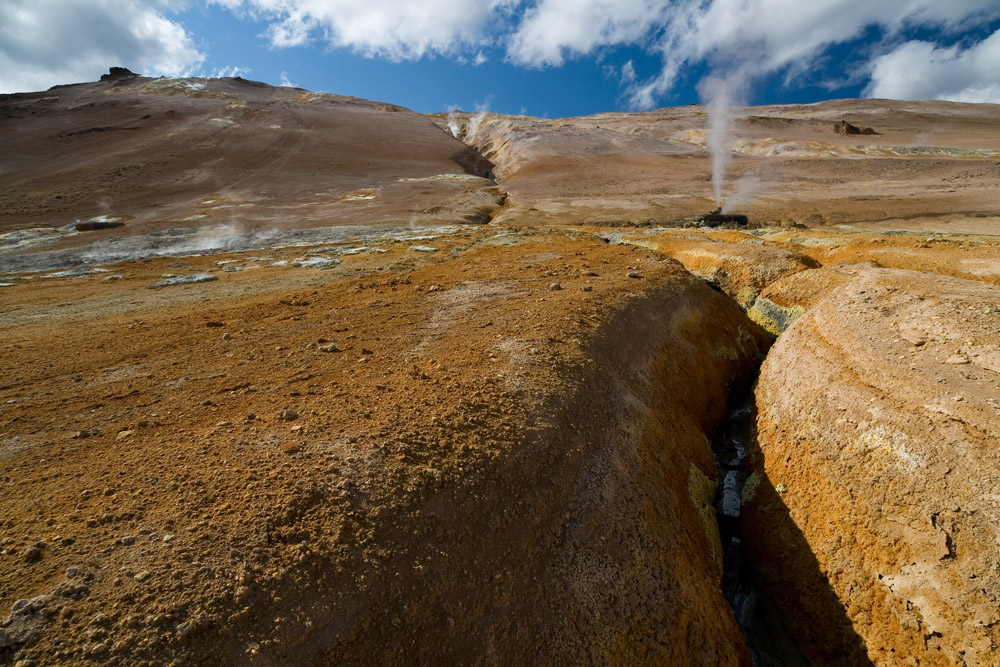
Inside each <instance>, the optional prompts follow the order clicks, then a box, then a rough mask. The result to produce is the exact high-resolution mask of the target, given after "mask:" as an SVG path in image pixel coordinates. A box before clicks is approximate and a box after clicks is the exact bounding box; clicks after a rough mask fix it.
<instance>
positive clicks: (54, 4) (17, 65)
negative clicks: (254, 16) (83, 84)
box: [0, 0, 204, 92]
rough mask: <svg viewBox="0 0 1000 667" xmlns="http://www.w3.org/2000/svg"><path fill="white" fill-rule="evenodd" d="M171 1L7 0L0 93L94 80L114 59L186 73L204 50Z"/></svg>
mask: <svg viewBox="0 0 1000 667" xmlns="http://www.w3.org/2000/svg"><path fill="white" fill-rule="evenodd" d="M172 4H173V3H171V2H169V0H124V1H123V0H3V1H2V2H0V92H24V91H32V90H40V89H44V88H48V87H49V86H53V85H56V84H61V83H72V82H78V81H95V80H97V79H98V78H99V77H100V75H101V74H104V73H106V72H107V71H108V68H109V67H110V66H112V65H120V66H123V67H128V68H129V69H131V70H132V71H134V72H136V73H142V74H149V75H156V76H158V75H161V74H162V75H168V76H181V75H184V74H187V73H190V72H191V71H193V70H194V69H195V68H197V67H199V66H200V65H201V63H202V62H203V60H204V56H203V55H202V54H201V53H200V52H199V51H198V49H197V48H196V47H195V45H194V43H193V42H192V39H191V36H190V35H189V34H188V33H187V32H186V31H185V30H184V28H183V27H181V26H180V25H178V24H177V23H176V22H174V21H171V20H170V19H169V18H167V17H166V16H165V15H164V12H165V11H167V10H168V9H170V8H171V6H172Z"/></svg>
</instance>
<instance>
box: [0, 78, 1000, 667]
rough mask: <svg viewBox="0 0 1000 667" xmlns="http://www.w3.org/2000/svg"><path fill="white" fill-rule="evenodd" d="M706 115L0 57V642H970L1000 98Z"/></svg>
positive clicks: (973, 655) (351, 654) (455, 657)
mask: <svg viewBox="0 0 1000 667" xmlns="http://www.w3.org/2000/svg"><path fill="white" fill-rule="evenodd" d="M852 127H853V128H855V129H857V130H858V132H854V131H853V130H851V129H850V128H852ZM708 128H709V118H708V111H707V110H706V109H705V108H703V107H699V106H686V107H681V108H664V109H658V110H655V111H649V112H643V113H622V114H616V113H607V114H600V115H599V116H589V117H579V118H566V119H559V120H550V119H540V118H532V117H529V116H504V115H497V114H489V113H480V114H467V113H462V112H452V113H450V114H438V115H430V116H428V115H421V114H418V113H415V112H413V111H410V110H408V109H405V108H403V107H400V106H397V105H393V104H387V103H383V102H375V101H368V100H364V99H357V98H351V97H342V96H339V95H332V94H326V93H314V92H310V91H307V90H303V89H300V88H291V87H271V86H269V85H266V84H263V83H258V82H254V81H249V80H245V79H242V78H220V79H197V78H151V77H146V76H142V75H138V74H134V73H132V72H130V71H129V70H127V69H125V68H113V69H112V70H111V72H110V73H109V74H108V75H107V76H106V77H103V78H102V81H99V82H91V83H80V84H73V85H64V86H56V87H54V88H52V89H50V90H47V91H44V92H37V93H19V94H8V95H0V136H2V137H3V138H4V150H3V151H2V152H0V172H2V173H3V179H2V181H0V312H2V317H0V480H2V483H3V493H2V494H0V563H2V567H0V619H2V620H0V663H2V664H5V665H21V666H22V667H23V666H27V665H92V664H93V665H98V664H99V665H115V666H117V665H121V666H126V665H128V666H132V665H170V664H176V665H187V664H195V663H198V664H211V665H241V666H242V665H388V666H403V665H460V664H461V665H464V664H475V665H604V664H608V665H682V666H687V665H703V666H706V667H707V666H712V667H714V666H718V665H735V666H745V667H749V666H751V665H761V666H772V665H791V666H801V665H813V666H827V665H829V666H838V667H839V666H852V667H853V666H856V665H880V666H881V665H887V666H894V665H935V666H943V665H949V666H950V665H966V666H968V667H972V666H974V665H975V666H980V667H984V666H987V665H998V664H1000V649H998V648H997V646H998V645H1000V555H998V551H997V546H996V545H997V540H998V537H1000V536H998V528H997V526H1000V503H998V501H997V500H996V497H995V494H994V493H993V489H996V488H998V487H1000V463H998V459H997V456H996V448H997V434H998V433H1000V411H998V407H997V406H998V405H1000V236H997V234H998V232H1000V188H997V187H996V184H997V179H998V178H1000V107H998V106H995V105H989V104H958V103H949V102H938V101H924V102H901V101H892V100H874V99H865V100H839V101H831V102H823V103H819V104H811V105H804V106H760V107H748V108H741V109H739V110H736V109H734V110H733V116H732V119H731V127H730V128H729V135H731V137H732V141H731V142H730V144H727V145H725V146H724V147H723V148H724V152H725V155H723V156H722V157H724V158H726V160H725V163H726V165H727V168H726V169H725V170H720V169H717V168H714V167H713V164H715V165H716V167H717V166H718V165H719V164H721V162H720V161H719V160H718V159H716V160H715V161H714V162H713V152H712V151H711V150H709V148H708V146H709V144H710V142H709V141H708V139H707V136H708ZM859 128H860V129H859ZM868 129H870V130H871V131H870V132H868V131H867V130H868ZM859 137H860V138H863V142H862V141H861V140H860V139H859ZM714 157H715V158H718V157H719V155H718V151H717V150H716V155H715V156H714ZM713 173H715V174H716V178H715V180H714V181H713V179H712V176H711V175H712V174H713ZM721 201H726V202H728V205H729V208H731V209H732V210H733V211H734V212H733V213H731V214H730V213H727V214H723V213H722V212H721V211H720V210H716V211H714V212H712V213H710V214H707V215H706V214H705V211H708V210H711V209H712V208H713V207H715V206H716V202H721ZM729 208H727V211H728V210H729Z"/></svg>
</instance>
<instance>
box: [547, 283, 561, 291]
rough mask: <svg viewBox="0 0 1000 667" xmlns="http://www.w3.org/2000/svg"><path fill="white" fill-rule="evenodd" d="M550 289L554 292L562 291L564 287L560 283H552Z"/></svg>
mask: <svg viewBox="0 0 1000 667" xmlns="http://www.w3.org/2000/svg"><path fill="white" fill-rule="evenodd" d="M549 289H550V290H552V291H556V290H561V289H562V285H560V284H559V283H551V284H550V285H549Z"/></svg>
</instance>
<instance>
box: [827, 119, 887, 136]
mask: <svg viewBox="0 0 1000 667" xmlns="http://www.w3.org/2000/svg"><path fill="white" fill-rule="evenodd" d="M833 131H834V132H836V133H837V134H878V132H876V131H875V130H873V129H872V128H870V127H858V126H857V125H851V124H850V123H848V122H847V121H846V120H842V121H840V122H837V123H834V124H833Z"/></svg>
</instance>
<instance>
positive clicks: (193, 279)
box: [146, 273, 219, 289]
mask: <svg viewBox="0 0 1000 667" xmlns="http://www.w3.org/2000/svg"><path fill="white" fill-rule="evenodd" d="M218 279H219V277H218V276H213V275H212V274H210V273H194V274H191V275H189V276H173V277H172V278H164V279H163V280H161V281H159V282H155V283H153V284H152V285H148V286H147V287H146V289H161V288H163V287H172V286H174V285H190V284H193V283H208V282H211V281H213V280H218Z"/></svg>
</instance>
